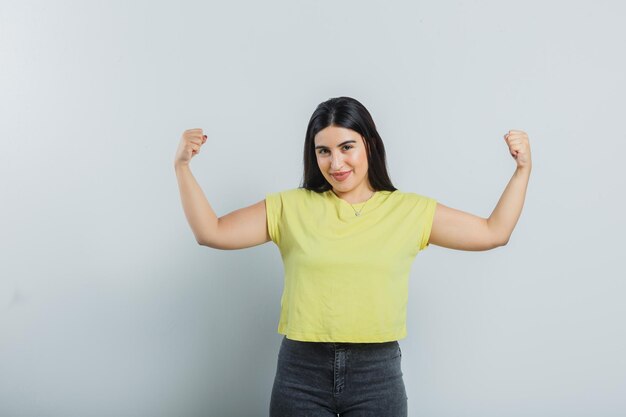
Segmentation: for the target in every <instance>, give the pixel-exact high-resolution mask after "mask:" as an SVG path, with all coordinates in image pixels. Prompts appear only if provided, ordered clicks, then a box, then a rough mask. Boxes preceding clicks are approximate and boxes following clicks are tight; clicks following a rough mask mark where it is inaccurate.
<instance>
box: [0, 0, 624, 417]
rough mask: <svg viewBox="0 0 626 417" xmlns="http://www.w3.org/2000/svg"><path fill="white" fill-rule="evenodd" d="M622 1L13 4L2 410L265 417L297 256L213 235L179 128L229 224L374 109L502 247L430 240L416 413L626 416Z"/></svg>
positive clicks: (0, 83) (8, 39) (414, 369)
mask: <svg viewBox="0 0 626 417" xmlns="http://www.w3.org/2000/svg"><path fill="white" fill-rule="evenodd" d="M625 12H626V7H625V6H624V4H623V3H620V2H618V1H596V2H593V4H592V2H591V1H589V2H581V1H578V2H576V1H553V2H545V1H541V2H540V1H524V2H520V1H495V0H494V1H441V0H438V1H430V2H419V3H417V2H408V1H407V2H389V1H385V2H384V3H383V2H363V1H356V0H355V1H327V0H324V1H287V0H284V1H270V2H268V1H264V2H255V1H245V2H241V1H240V2H229V3H226V2H219V3H218V2H195V3H192V2H186V3H180V2H156V3H155V2H147V1H143V2H134V3H132V4H125V3H124V2H121V1H118V2H108V3H107V4H100V3H96V2H78V1H75V2H59V1H57V2H44V1H40V2H32V1H23V2H19V3H18V2H9V1H2V2H1V3H0V59H1V62H0V64H1V65H0V89H1V91H0V106H1V107H0V114H1V116H0V138H1V147H0V187H1V188H0V189H1V196H2V197H1V198H2V203H1V204H0V245H1V247H0V256H1V258H2V259H1V262H0V276H1V279H0V415H1V416H3V417H4V416H12V417H13V416H15V417H17V416H43V415H45V416H64V417H70V416H80V417H89V416H113V415H115V416H185V417H186V416H265V415H267V409H268V407H269V398H270V393H271V387H272V382H273V378H274V372H275V369H276V359H277V353H278V348H279V345H280V341H281V338H282V336H281V335H279V334H278V333H277V332H276V329H277V325H278V318H279V308H280V295H281V292H282V288H283V281H282V280H283V275H282V272H283V271H282V264H281V259H280V254H279V252H278V249H277V248H276V246H275V245H274V244H273V243H271V242H270V243H268V244H265V245H261V246H257V247H254V248H249V249H245V250H238V251H220V250H214V249H210V248H206V247H201V246H199V245H198V244H196V242H195V239H194V237H193V234H192V233H191V230H190V228H189V226H188V224H187V222H186V219H185V217H184V213H183V210H182V207H181V202H180V198H179V194H178V187H177V183H176V177H175V174H174V169H173V159H174V154H175V151H176V148H177V145H178V141H179V139H180V136H181V134H182V132H183V131H184V130H185V129H190V128H198V127H200V128H203V129H205V133H207V135H208V141H207V143H206V144H205V145H204V146H203V147H202V151H201V153H200V154H199V155H198V156H196V157H194V159H193V160H192V163H191V166H192V171H193V173H194V175H195V177H196V178H197V180H198V182H199V183H200V185H201V186H202V188H203V190H204V192H205V194H206V196H207V198H208V200H209V202H210V203H211V205H212V207H213V208H214V209H215V211H216V213H217V214H218V216H221V215H225V214H227V213H229V212H231V211H232V210H235V209H238V208H240V207H243V206H248V205H250V204H253V203H255V202H257V201H259V200H261V199H263V198H264V196H265V193H266V192H274V191H280V190H284V189H288V188H294V187H297V186H298V184H299V181H300V179H301V176H302V144H303V141H304V133H305V129H306V124H307V122H308V119H309V117H310V116H311V113H312V112H313V110H314V109H315V106H316V105H317V104H318V103H320V102H322V101H324V100H326V99H328V98H330V97H336V96H340V95H347V96H351V97H354V98H357V99H358V100H360V101H361V102H362V103H363V104H364V105H365V106H366V107H367V108H368V109H369V110H370V112H371V113H372V115H373V117H374V120H375V121H376V123H377V125H378V128H379V131H380V134H381V136H382V137H383V140H384V142H385V146H386V148H387V152H388V166H389V172H390V175H391V178H392V181H393V183H394V185H395V186H396V187H398V188H399V189H401V190H404V191H412V192H417V193H420V194H423V195H427V196H430V197H433V198H436V199H437V200H438V201H440V202H441V203H443V204H446V205H448V206H451V207H454V208H457V209H461V210H464V211H467V212H471V213H473V214H476V215H480V216H484V217H488V216H489V215H490V214H491V211H492V210H493V208H494V207H495V205H496V203H497V201H498V199H499V198H500V195H501V193H502V191H503V190H504V187H505V186H506V184H507V182H508V181H509V179H510V178H511V175H512V174H513V172H514V169H515V161H514V160H513V159H512V158H511V156H510V155H509V153H508V148H507V146H506V144H505V142H504V140H503V138H502V136H503V135H504V134H505V133H506V132H507V131H508V130H509V129H521V130H524V131H526V132H527V133H528V135H529V138H530V144H531V150H532V158H533V172H532V175H531V179H530V184H529V187H528V194H527V198H526V203H525V206H524V210H523V212H522V216H521V218H520V220H519V222H518V225H517V228H516V229H515V231H514V233H513V236H512V237H511V240H510V242H509V244H508V245H507V246H505V247H500V248H497V249H495V250H492V251H487V252H464V251H456V250H449V249H445V248H441V247H436V246H431V247H429V248H428V249H426V250H425V251H423V252H421V253H420V254H419V255H418V256H417V258H416V261H415V263H414V265H413V269H412V272H411V283H410V295H409V314H408V337H407V338H406V339H403V340H401V341H400V345H401V347H402V350H403V363H402V367H403V372H404V378H405V384H406V387H407V393H408V398H409V399H408V404H409V415H410V416H427V417H444V416H454V417H470V416H480V417H491V416H494V417H496V416H498V417H501V416H508V417H517V416H519V417H522V416H523V417H527V416H529V415H532V416H536V417H540V416H541V417H544V416H545V417H555V416H568V417H574V416H585V417H587V416H590V415H598V416H603V417H609V416H623V415H624V414H626V399H625V397H624V396H623V395H621V394H623V393H624V391H625V390H626V359H624V358H625V356H624V351H625V349H626V329H625V326H624V321H623V319H624V314H625V313H626V307H625V306H624V302H623V300H624V295H625V290H626V283H625V282H624V279H623V266H622V265H621V263H619V262H618V256H619V253H618V251H619V250H621V249H623V243H622V242H623V236H624V233H625V232H626V230H625V227H624V214H623V213H624V198H623V196H622V193H623V190H624V189H625V187H624V182H625V181H624V179H625V178H626V176H625V175H624V173H623V172H622V169H619V168H618V164H619V163H620V162H621V161H622V159H623V157H624V140H625V139H626V134H625V129H624V114H625V106H624V103H623V97H624V94H625V93H626V82H625V77H624V74H625V73H626V60H625V58H624V53H623V46H624V43H625V41H626V29H625V26H624V20H625V18H626V13H625Z"/></svg>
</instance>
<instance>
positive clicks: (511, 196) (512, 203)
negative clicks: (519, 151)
mask: <svg viewBox="0 0 626 417" xmlns="http://www.w3.org/2000/svg"><path fill="white" fill-rule="evenodd" d="M530 171H531V168H530V167H528V168H517V169H516V170H515V173H514V174H513V177H512V178H511V180H510V181H509V183H508V184H507V186H506V188H505V189H504V192H503V193H502V197H500V200H499V201H498V204H497V205H496V208H495V209H494V210H493V213H491V216H489V219H487V221H488V224H489V228H490V229H491V230H492V232H493V233H494V234H495V235H496V236H498V237H499V240H500V241H501V242H503V243H507V242H508V241H509V238H510V237H511V234H512V233H513V229H514V228H515V225H516V224H517V220H518V219H519V216H520V214H521V213H522V207H523V206H524V199H525V198H526V188H527V187H528V179H529V177H530Z"/></svg>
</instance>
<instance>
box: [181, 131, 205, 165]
mask: <svg viewBox="0 0 626 417" xmlns="http://www.w3.org/2000/svg"><path fill="white" fill-rule="evenodd" d="M206 139H207V136H206V135H205V134H203V133H202V129H188V130H185V132H183V135H182V137H181V138H180V143H179V144H178V150H177V151H176V157H175V158H174V166H178V165H185V164H189V161H191V158H193V156H194V155H197V154H199V153H200V147H201V146H202V145H204V142H206Z"/></svg>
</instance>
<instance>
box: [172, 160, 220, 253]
mask: <svg viewBox="0 0 626 417" xmlns="http://www.w3.org/2000/svg"><path fill="white" fill-rule="evenodd" d="M175 170H176V178H177V179H178V188H179V190H180V199H181V201H182V204H183V210H184V211H185V216H186V217H187V222H188V223H189V226H191V230H192V231H193V234H194V236H195V237H196V241H197V242H198V243H199V244H202V243H203V242H206V241H207V239H208V238H209V237H210V236H215V235H216V234H217V223H218V217H217V216H216V215H215V212H214V211H213V209H212V208H211V205H210V204H209V202H208V200H207V199H206V197H205V196H204V193H203V192H202V188H200V185H198V183H197V182H196V179H195V178H194V176H193V174H192V173H191V169H190V168H189V165H188V164H182V165H176V166H175Z"/></svg>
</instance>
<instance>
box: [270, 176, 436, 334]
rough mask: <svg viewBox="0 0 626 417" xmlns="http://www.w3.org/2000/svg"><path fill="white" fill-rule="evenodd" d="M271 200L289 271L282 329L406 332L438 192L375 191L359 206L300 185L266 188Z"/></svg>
mask: <svg viewBox="0 0 626 417" xmlns="http://www.w3.org/2000/svg"><path fill="white" fill-rule="evenodd" d="M265 204H266V210H267V226H268V230H269V235H270V237H271V239H272V241H273V242H274V243H276V245H277V246H278V248H279V250H280V254H281V257H282V260H283V264H284V273H285V277H284V279H285V282H284V290H283V294H282V297H281V301H280V305H281V312H280V321H279V324H278V333H279V334H283V335H286V336H287V338H288V339H292V340H301V341H311V342H353V343H356V342H358V343H372V342H388V341H394V340H399V339H403V338H404V337H406V312H407V301H408V279H409V272H410V268H411V265H412V263H413V260H414V259H415V256H416V255H417V254H418V252H419V251H421V250H423V249H425V248H426V247H428V239H429V237H430V230H431V227H432V222H433V217H434V214H435V207H436V204H437V201H436V200H435V199H433V198H430V197H425V196H422V195H419V194H416V193H405V192H401V191H399V190H396V191H393V192H391V191H376V192H375V193H374V195H373V196H372V197H371V198H370V199H369V200H368V201H366V202H364V203H358V204H353V205H352V206H354V209H353V208H352V206H351V205H350V203H348V202H347V201H345V200H343V199H341V198H339V197H338V196H337V195H336V194H335V193H334V192H333V191H331V190H329V191H326V192H323V193H317V192H315V191H310V190H307V189H305V188H294V189H289V190H286V191H282V192H276V193H268V194H266V199H265ZM361 208H362V211H361V214H360V216H356V215H355V212H354V210H355V209H356V211H359V210H361Z"/></svg>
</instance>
